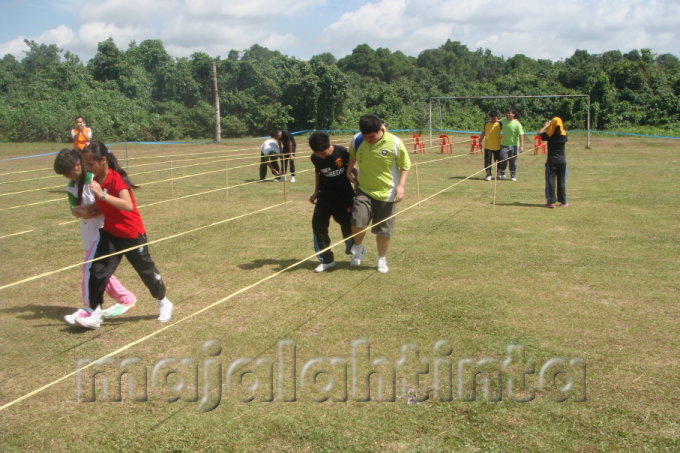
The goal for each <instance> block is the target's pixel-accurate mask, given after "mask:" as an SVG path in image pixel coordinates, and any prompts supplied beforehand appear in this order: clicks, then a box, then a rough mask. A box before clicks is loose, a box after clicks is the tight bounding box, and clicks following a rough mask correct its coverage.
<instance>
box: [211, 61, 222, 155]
mask: <svg viewBox="0 0 680 453" xmlns="http://www.w3.org/2000/svg"><path fill="white" fill-rule="evenodd" d="M211 70H212V83H213V93H214V94H215V141H216V142H219V141H220V140H221V139H222V125H221V119H220V95H219V93H218V91H217V63H215V62H214V61H213V62H212V68H211Z"/></svg>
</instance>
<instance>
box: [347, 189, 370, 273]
mask: <svg viewBox="0 0 680 453" xmlns="http://www.w3.org/2000/svg"><path fill="white" fill-rule="evenodd" d="M371 200H372V199H371V198H370V197H369V196H368V195H366V194H364V193H363V192H361V191H360V190H359V191H358V192H357V194H356V196H355V197H354V202H353V203H352V234H356V236H354V245H353V246H352V249H351V254H352V260H351V262H350V266H359V265H360V264H361V261H362V260H363V259H364V252H365V250H366V249H365V248H364V246H363V245H361V244H362V243H363V242H364V238H365V237H366V231H365V230H366V227H367V226H368V224H369V222H370V221H371V216H372V208H371Z"/></svg>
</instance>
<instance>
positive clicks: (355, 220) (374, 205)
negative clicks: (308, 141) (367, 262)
mask: <svg viewBox="0 0 680 453" xmlns="http://www.w3.org/2000/svg"><path fill="white" fill-rule="evenodd" d="M359 130H360V131H361V134H360V135H357V136H355V138H354V139H353V140H352V142H351V143H350V146H349V164H348V166H347V177H348V178H349V180H350V182H352V183H353V184H354V185H355V186H357V185H358V188H357V193H356V196H355V197H354V204H353V205H352V234H357V233H358V234H357V235H356V236H354V245H353V246H352V250H351V253H352V259H351V261H350V266H359V265H361V261H362V260H363V258H364V253H365V248H364V246H363V245H361V244H362V242H363V240H364V237H365V236H366V232H365V231H363V232H361V233H360V231H362V230H364V229H365V228H366V227H367V226H368V224H369V223H370V222H371V220H372V221H373V227H372V228H371V232H372V233H373V234H375V235H376V243H377V247H378V265H377V269H378V272H381V273H386V272H387V271H388V270H389V269H388V267H387V258H386V256H387V249H388V248H389V243H390V238H391V236H392V232H393V229H394V217H392V218H391V219H389V220H387V221H385V222H382V220H385V219H387V218H388V217H391V216H392V215H393V214H395V213H396V203H398V202H400V201H401V200H402V199H403V198H404V190H405V186H406V180H407V179H408V171H409V169H410V168H411V160H410V159H409V156H408V152H407V151H406V147H405V146H404V144H403V142H402V141H401V140H399V138H398V137H396V136H395V135H393V134H391V133H390V132H387V130H386V129H385V128H384V126H383V123H382V121H381V120H380V118H379V117H378V116H377V115H364V116H362V117H361V118H360V119H359ZM355 166H358V167H359V174H358V177H357V176H355V173H354V168H355ZM378 223H379V224H378ZM376 224H378V225H376Z"/></svg>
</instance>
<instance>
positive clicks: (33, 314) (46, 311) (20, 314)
mask: <svg viewBox="0 0 680 453" xmlns="http://www.w3.org/2000/svg"><path fill="white" fill-rule="evenodd" d="M73 311H74V308H73V307H60V306H54V305H23V306H21V307H10V308H1V309H0V313H16V314H17V318H18V319H26V320H32V319H45V318H49V319H54V320H59V321H61V322H60V323H59V324H61V323H62V322H63V321H64V315H68V314H71V313H73ZM156 317H157V316H156V315H146V316H121V317H116V318H106V320H105V321H104V322H106V324H112V325H118V324H119V323H120V322H121V321H124V322H127V321H145V320H149V319H156ZM54 325H55V324H54V323H49V324H35V325H34V326H33V327H46V326H54ZM62 330H63V331H65V332H71V331H78V332H80V331H82V330H83V329H82V328H81V327H72V326H69V325H67V324H65V323H64V329H62Z"/></svg>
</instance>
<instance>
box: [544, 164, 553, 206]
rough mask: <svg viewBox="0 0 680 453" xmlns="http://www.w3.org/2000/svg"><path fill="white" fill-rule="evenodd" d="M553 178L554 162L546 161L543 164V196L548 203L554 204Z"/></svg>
mask: <svg viewBox="0 0 680 453" xmlns="http://www.w3.org/2000/svg"><path fill="white" fill-rule="evenodd" d="M555 179H556V175H555V168H554V164H553V163H551V162H547V163H546V164H545V198H546V203H547V204H548V205H554V204H555Z"/></svg>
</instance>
